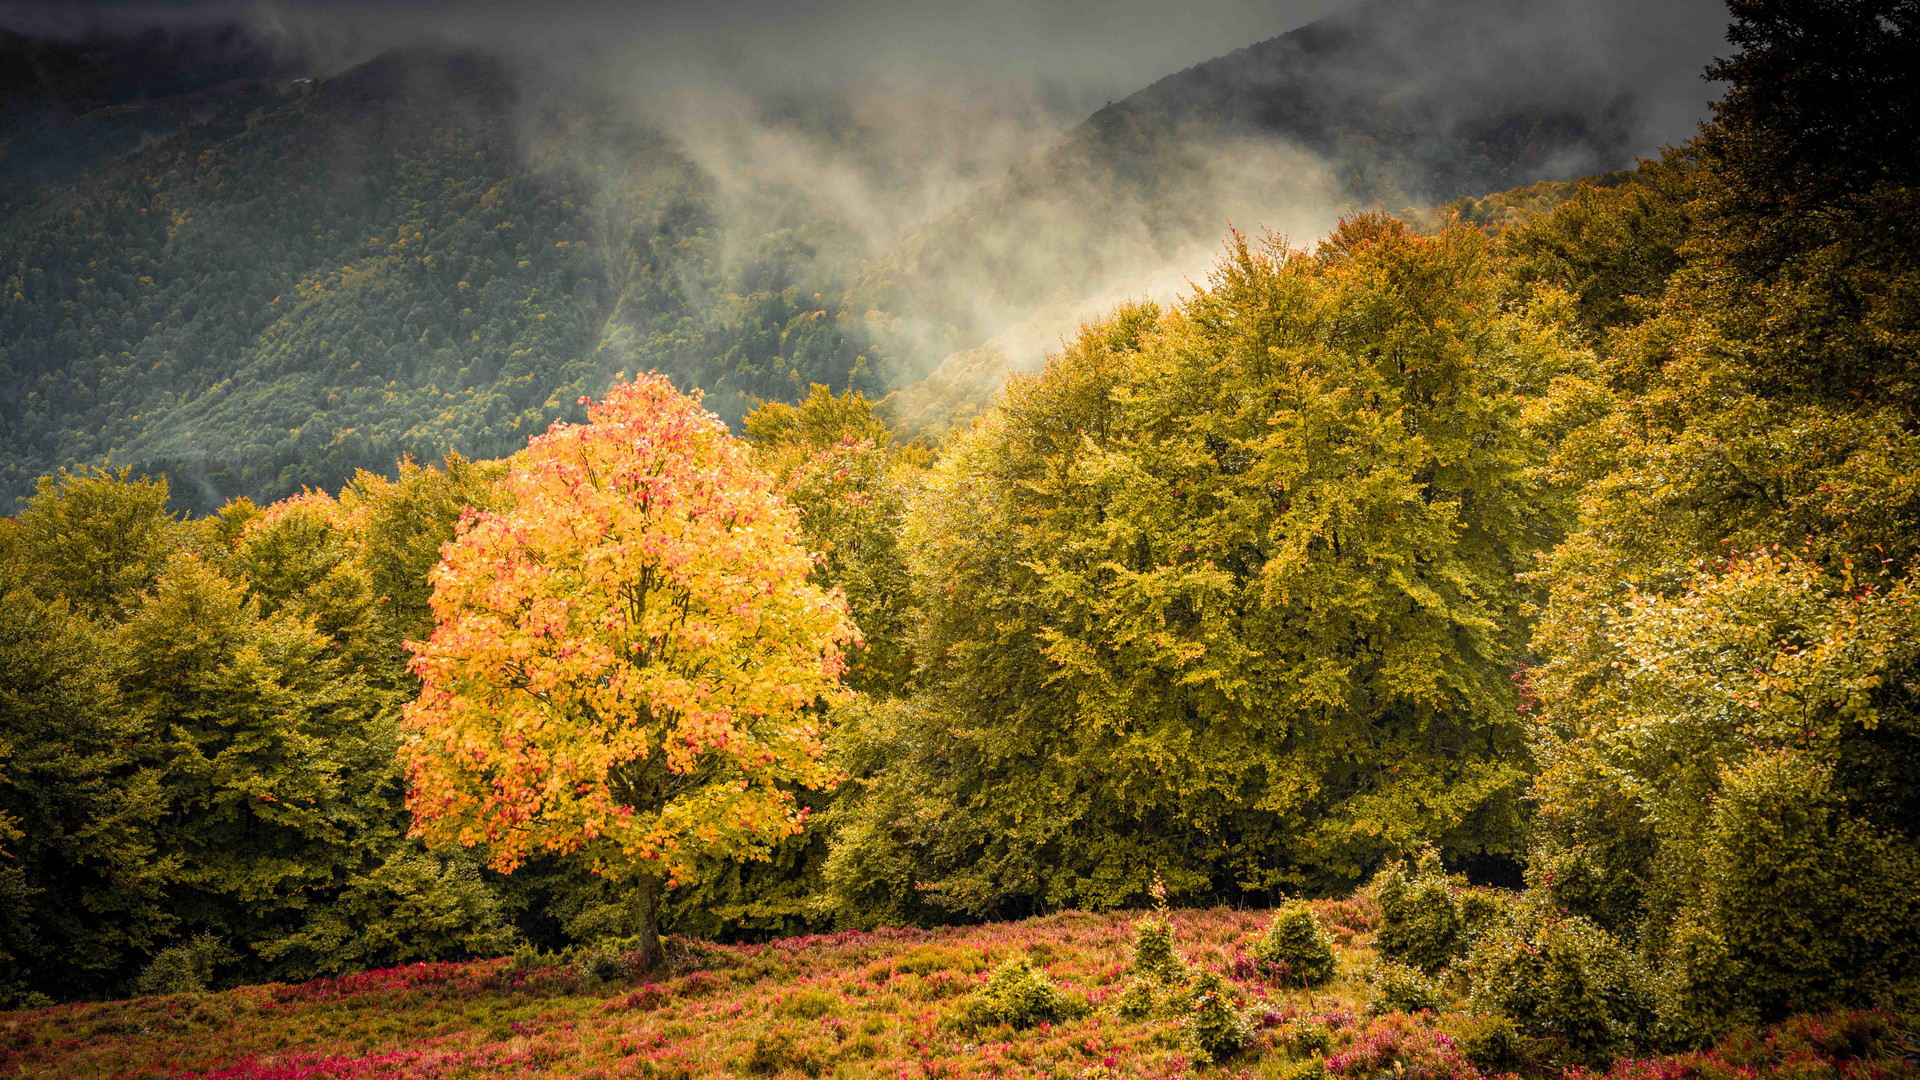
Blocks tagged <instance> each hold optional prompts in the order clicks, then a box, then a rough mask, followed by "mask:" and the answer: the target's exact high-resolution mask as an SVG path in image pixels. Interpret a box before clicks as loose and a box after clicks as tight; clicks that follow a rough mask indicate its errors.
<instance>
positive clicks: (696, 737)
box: [406, 375, 855, 877]
mask: <svg viewBox="0 0 1920 1080" xmlns="http://www.w3.org/2000/svg"><path fill="white" fill-rule="evenodd" d="M588 415H589V417H590V422H589V423H588V424H585V425H564V424H556V425H555V426H554V427H553V428H552V429H550V430H549V431H548V432H547V433H546V434H544V435H540V436H537V437H535V438H534V439H533V440H532V441H531V442H530V443H529V444H528V447H527V449H526V450H524V451H522V452H521V453H520V454H517V455H515V457H514V460H513V463H512V466H511V469H510V471H509V472H508V474H507V478H506V481H505V483H506V485H507V487H508V489H509V493H510V495H511V502H512V504H513V509H512V510H510V511H507V512H504V513H498V514H477V515H474V516H473V517H472V518H471V519H470V520H469V521H468V523H467V524H466V525H465V527H464V528H463V529H462V531H461V533H460V535H459V537H458V538H457V539H456V540H455V541H454V543H452V544H450V545H449V546H448V548H447V549H446V551H445V553H444V555H445V557H444V559H443V561H442V563H441V565H440V567H439V568H438V569H437V570H436V571H435V573H434V596H433V607H434V612H435V616H436V620H437V626H436V629H435V631H434V634H433V636H432V638H431V640H430V641H429V642H427V643H426V644H425V645H423V646H420V647H419V648H418V649H417V653H416V656H415V660H414V670H415V671H416V672H418V673H419V674H420V675H421V677H422V680H423V690H422V693H421V695H420V698H419V699H418V700H417V701H415V702H414V703H413V704H412V705H411V706H409V707H408V710H407V715H406V724H407V726H408V728H409V729H410V730H413V731H418V732H422V733H434V732H439V733H451V732H457V733H459V736H460V739H461V741H464V742H471V743H474V744H477V745H480V746H483V747H485V749H486V753H485V754H483V755H480V756H478V757H469V756H465V755H460V754H451V753H446V752H444V751H443V750H441V749H439V747H441V746H443V745H444V743H442V742H441V741H440V740H438V739H434V738H426V739H419V740H416V741H415V742H413V743H412V744H410V748H409V749H410V762H409V770H410V775H411V776H412V777H413V778H414V783H415V787H416V789H417V790H418V791H421V792H432V793H435V794H434V795H432V796H431V797H428V796H426V795H422V796H421V797H419V798H418V799H417V801H416V814H418V815H420V816H421V818H422V819H423V820H425V821H426V822H427V824H426V825H424V826H423V828H425V829H426V831H427V833H428V834H429V836H439V837H442V838H453V837H457V836H460V835H478V836H480V837H481V838H482V839H483V840H484V842H486V843H488V844H489V845H490V846H491V848H492V851H493V854H494V858H495V861H496V863H497V864H498V865H501V866H505V865H507V864H509V863H512V862H517V861H518V860H519V859H521V858H524V857H525V855H526V854H527V853H529V852H531V851H534V850H538V849H543V848H548V847H553V846H554V845H558V849H565V850H575V849H577V848H579V847H580V846H581V845H584V844H588V843H590V842H598V841H600V840H603V839H605V840H610V841H614V842H616V843H618V844H619V845H620V847H621V849H622V850H628V851H631V852H634V853H638V855H639V856H640V857H646V858H657V859H658V860H659V861H660V862H661V864H662V871H663V872H664V873H665V874H667V875H668V876H669V877H677V876H679V875H681V874H682V873H684V872H686V871H687V870H688V868H689V867H691V866H692V865H693V860H694V859H695V858H696V857H697V856H698V855H699V854H700V853H702V852H703V851H708V850H715V851H718V852H720V853H724V854H740V853H744V854H747V855H757V854H759V853H761V852H763V851H765V850H766V849H767V846H768V845H770V844H771V843H773V842H775V841H777V840H778V839H780V838H781V837H782V836H785V835H787V834H788V833H790V832H791V831H792V830H793V829H794V828H797V825H795V824H794V823H793V822H792V821H790V820H789V818H788V816H787V815H786V813H785V811H784V810H783V809H781V807H783V806H784V796H783V795H782V794H781V793H780V791H779V790H778V788H777V787H776V786H775V784H776V783H777V782H793V783H800V784H804V785H809V786H817V785H819V784H822V783H825V782H827V781H829V780H830V779H831V776H830V775H829V772H828V770H826V769H825V768H824V767H823V766H821V765H820V764H819V758H820V757H821V748H820V747H819V745H818V736H817V733H816V732H815V731H814V729H813V728H812V727H811V726H807V725H796V724H791V723H771V724H769V723H762V722H760V721H764V720H769V719H776V720H777V719H779V718H782V717H788V716H792V715H794V714H795V713H797V712H798V711H799V710H804V709H806V708H808V707H810V706H811V705H812V704H813V703H814V702H815V701H817V700H818V699H819V698H821V697H822V696H831V695H833V694H835V693H837V692H838V673H839V671H840V670H841V667H842V658H841V656H840V648H841V645H842V644H844V643H845V642H847V641H849V640H852V639H853V637H854V636H855V632H854V630H853V627H852V625H851V623H850V622H849V620H848V618H847V614H846V609H845V605H844V603H843V602H842V601H840V600H839V599H838V598H837V597H835V596H832V595H829V594H826V593H824V592H822V591H821V590H820V589H819V588H817V587H816V586H814V585H812V584H809V583H808V581H807V577H808V574H809V573H810V572H811V569H812V560H811V558H810V557H809V556H808V554H807V553H806V552H805V551H804V550H803V549H801V548H799V547H798V546H796V545H795V544H794V543H793V542H792V540H791V539H790V538H791V537H792V535H793V534H794V533H795V531H796V530H795V528H794V523H793V521H792V515H791V511H790V510H788V508H787V507H786V506H785V505H784V504H783V503H782V502H781V500H780V499H779V498H778V496H777V495H775V494H774V493H773V491H772V485H771V482H770V480H769V478H767V477H766V476H764V475H763V474H760V473H759V472H757V471H756V470H754V469H753V468H752V467H751V465H750V463H749V462H748V460H747V457H746V452H745V449H744V448H743V447H742V446H740V445H739V444H737V443H735V442H734V441H733V440H732V439H731V438H730V437H729V436H728V434H727V432H726V428H725V425H724V424H722V423H720V421H719V420H718V419H717V418H716V417H714V416H712V415H711V414H710V413H707V412H706V411H705V410H704V409H701V408H700V407H699V406H698V404H697V402H696V401H694V400H692V399H689V398H687V397H685V396H682V395H680V394H678V393H676V392H675V391H674V390H673V388H672V386H671V385H670V384H669V383H668V382H667V380H666V379H665V378H664V377H663V376H658V375H653V376H646V377H643V378H641V379H638V380H635V381H633V382H622V383H619V384H617V385H616V386H615V387H614V388H613V389H612V390H610V391H609V393H608V394H607V396H606V397H605V398H604V399H602V400H601V401H600V402H598V403H593V404H590V405H589V407H588ZM749 720H751V721H753V722H752V723H749V722H747V721H749ZM653 762H658V763H659V764H658V765H654V764H651V763H653ZM707 763H712V764H715V765H719V766H722V771H726V772H734V773H737V774H740V775H743V776H744V777H745V779H744V780H743V781H742V782H741V783H740V784H739V785H738V786H734V785H731V784H728V785H720V784H719V783H718V782H717V781H713V780H705V781H701V782H700V783H698V784H696V785H694V787H692V788H690V789H683V790H680V791H679V792H678V793H677V794H676V795H675V796H674V799H673V801H671V802H669V801H668V800H667V798H666V793H667V792H668V791H669V790H671V789H672V788H673V787H674V785H673V784H669V783H668V777H669V776H678V777H690V776H696V775H712V774H711V773H704V772H703V771H702V767H703V765H705V764H707ZM663 769H664V771H663ZM509 808H511V809H512V812H511V813H509ZM509 819H511V823H510V827H509ZM725 821H733V822H736V823H744V824H737V825H736V826H734V827H723V826H722V824H720V823H721V822H725Z"/></svg>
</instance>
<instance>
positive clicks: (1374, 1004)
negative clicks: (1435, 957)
mask: <svg viewBox="0 0 1920 1080" xmlns="http://www.w3.org/2000/svg"><path fill="white" fill-rule="evenodd" d="M1372 982H1373V988H1374V989H1373V1000H1371V1001H1369V1002H1367V1011H1368V1012H1370V1013H1372V1014H1374V1015H1375V1016H1379V1015H1381V1014H1383V1013H1390V1012H1403V1013H1415V1012H1419V1011H1421V1010H1422V1009H1431V1010H1435V1011H1437V1010H1438V1009H1439V1008H1440V1007H1441V1006H1442V1005H1445V1004H1446V1003H1447V991H1446V988H1445V987H1444V986H1442V985H1441V984H1440V981H1439V980H1438V979H1430V978H1428V977H1427V976H1426V975H1425V974H1424V973H1422V972H1421V971H1420V970H1419V969H1418V968H1413V967H1408V966H1407V965H1405V964H1396V963H1393V962H1392V961H1388V962H1386V963H1383V964H1381V965H1380V966H1379V967H1377V968H1375V969H1374V971H1373V978H1372Z"/></svg>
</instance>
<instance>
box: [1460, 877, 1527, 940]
mask: <svg viewBox="0 0 1920 1080" xmlns="http://www.w3.org/2000/svg"><path fill="white" fill-rule="evenodd" d="M1458 899H1459V904H1460V925H1461V928H1462V929H1463V930H1465V932H1466V935H1467V945H1468V947H1469V948H1471V946H1472V943H1473V942H1475V941H1478V940H1479V939H1481V938H1483V937H1486V936H1487V935H1488V934H1494V933H1498V932H1500V931H1502V930H1505V929H1507V928H1508V927H1511V926H1512V925H1513V908H1514V904H1515V903H1516V902H1517V901H1518V899H1519V895H1518V894H1517V893H1513V892H1506V891H1502V890H1499V889H1462V890H1460V892H1459V894H1458Z"/></svg>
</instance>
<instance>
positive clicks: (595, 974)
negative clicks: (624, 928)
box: [572, 938, 632, 982]
mask: <svg viewBox="0 0 1920 1080" xmlns="http://www.w3.org/2000/svg"><path fill="white" fill-rule="evenodd" d="M624 945H625V942H624V941H622V940H621V939H619V938H606V939H603V940H601V941H596V942H593V943H591V944H588V945H581V946H578V947H576V948H575V949H574V950H573V951H572V958H573V963H574V966H575V968H577V969H578V970H579V972H580V974H581V975H583V976H585V977H587V978H589V979H600V980H602V981H605V982H617V981H619V980H621V979H624V978H626V977H627V975H628V974H629V972H630V971H631V968H632V965H631V964H630V963H628V961H627V952H626V949H625V948H623V946H624Z"/></svg>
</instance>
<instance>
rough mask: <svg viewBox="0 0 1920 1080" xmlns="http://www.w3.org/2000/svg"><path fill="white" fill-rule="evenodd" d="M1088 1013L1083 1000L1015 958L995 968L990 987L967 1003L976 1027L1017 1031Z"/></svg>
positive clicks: (1028, 962)
mask: <svg viewBox="0 0 1920 1080" xmlns="http://www.w3.org/2000/svg"><path fill="white" fill-rule="evenodd" d="M1086 1011H1087V1004H1086V1001H1085V1000H1084V999H1082V998H1078V997H1075V996H1074V995H1071V994H1067V993H1065V992H1063V991H1062V990H1061V989H1060V988H1059V987H1057V986H1055V985H1053V982H1052V981H1051V980H1050V979H1048V978H1047V977H1046V976H1045V975H1043V974H1041V973H1040V972H1038V971H1035V970H1034V968H1033V962H1032V961H1031V960H1029V959H1027V958H1026V957H1025V956H1016V957H1013V958H1012V959H1010V960H1007V961H1006V962H1004V963H1002V964H1001V965H1000V966H999V967H997V968H994V969H993V974H992V975H991V976H989V977H988V979H987V985H985V986H983V987H981V988H980V990H979V992H978V993H976V994H974V996H973V998H972V1000H971V1001H970V1002H969V1003H968V1013H969V1015H970V1017H971V1018H972V1019H973V1020H974V1021H975V1022H976V1023H980V1022H985V1023H994V1024H1009V1025H1012V1026H1013V1027H1017V1028H1024V1027H1032V1026H1033V1025H1035V1024H1039V1023H1058V1022H1060V1021H1062V1020H1071V1019H1073V1018H1074V1017H1077V1016H1080V1015H1082V1014H1084V1013H1085V1012H1086Z"/></svg>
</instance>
